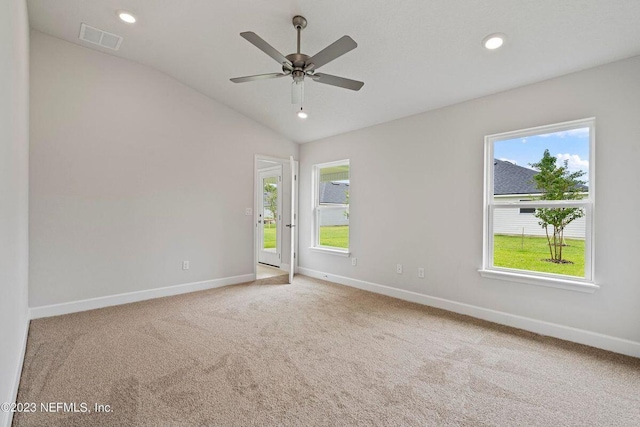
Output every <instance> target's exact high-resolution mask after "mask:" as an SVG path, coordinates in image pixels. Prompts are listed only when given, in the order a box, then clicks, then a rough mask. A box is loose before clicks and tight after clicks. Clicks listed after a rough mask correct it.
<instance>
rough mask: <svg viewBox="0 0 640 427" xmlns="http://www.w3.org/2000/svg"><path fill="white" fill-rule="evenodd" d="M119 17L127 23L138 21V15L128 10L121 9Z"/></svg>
mask: <svg viewBox="0 0 640 427" xmlns="http://www.w3.org/2000/svg"><path fill="white" fill-rule="evenodd" d="M118 18H120V19H121V20H122V21H124V22H126V23H127V24H133V23H134V22H136V17H135V16H133V15H132V14H131V13H129V12H127V11H126V10H119V11H118Z"/></svg>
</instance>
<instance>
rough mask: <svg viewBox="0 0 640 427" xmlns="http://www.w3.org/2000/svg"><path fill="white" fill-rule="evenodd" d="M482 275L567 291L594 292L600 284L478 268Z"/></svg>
mask: <svg viewBox="0 0 640 427" xmlns="http://www.w3.org/2000/svg"><path fill="white" fill-rule="evenodd" d="M478 272H479V273H480V275H481V276H482V277H486V278H489V279H498V280H508V281H510V282H518V283H526V284H528V285H536V286H546V287H548V288H558V289H566V290H569V291H576V292H586V293H589V294H592V293H594V292H595V291H597V290H598V289H600V286H598V285H596V284H595V283H591V282H585V281H581V280H571V279H560V278H555V277H553V278H552V277H542V276H534V275H531V274H524V273H515V272H510V271H500V270H484V269H480V270H478Z"/></svg>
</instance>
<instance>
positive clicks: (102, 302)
mask: <svg viewBox="0 0 640 427" xmlns="http://www.w3.org/2000/svg"><path fill="white" fill-rule="evenodd" d="M254 280H255V274H253V273H251V274H243V275H240V276H232V277H224V278H221V279H213V280H204V281H201V282H193V283H184V284H181V285H173V286H166V287H163V288H155V289H147V290H144V291H135V292H127V293H124V294H116V295H108V296H104V297H98V298H90V299H85V300H80V301H71V302H65V303H61V304H52V305H43V306H39V307H31V308H30V309H29V317H30V318H31V319H40V318H42V317H51V316H60V315H62V314H69V313H77V312H79V311H87V310H95V309H97V308H104V307H111V306H114V305H121V304H129V303H132V302H138V301H144V300H149V299H154V298H162V297H169V296H173V295H179V294H186V293H189V292H195V291H203V290H206V289H213V288H219V287H222V286H228V285H236V284H238V283H247V282H252V281H254Z"/></svg>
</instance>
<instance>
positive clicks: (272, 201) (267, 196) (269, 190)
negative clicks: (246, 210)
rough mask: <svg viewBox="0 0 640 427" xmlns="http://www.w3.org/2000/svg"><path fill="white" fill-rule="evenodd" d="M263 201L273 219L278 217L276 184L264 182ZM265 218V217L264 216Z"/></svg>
mask: <svg viewBox="0 0 640 427" xmlns="http://www.w3.org/2000/svg"><path fill="white" fill-rule="evenodd" d="M264 203H265V205H266V208H267V209H269V210H270V211H271V213H272V214H273V219H274V220H277V219H278V185H277V184H274V183H271V182H265V184H264ZM264 219H266V218H264Z"/></svg>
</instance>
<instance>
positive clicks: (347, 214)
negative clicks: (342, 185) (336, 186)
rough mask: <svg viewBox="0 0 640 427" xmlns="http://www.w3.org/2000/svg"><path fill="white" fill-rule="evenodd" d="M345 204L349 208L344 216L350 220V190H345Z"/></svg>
mask: <svg viewBox="0 0 640 427" xmlns="http://www.w3.org/2000/svg"><path fill="white" fill-rule="evenodd" d="M344 204H345V205H347V208H346V209H345V210H344V212H343V214H344V216H345V217H347V219H349V190H348V189H347V190H344Z"/></svg>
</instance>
